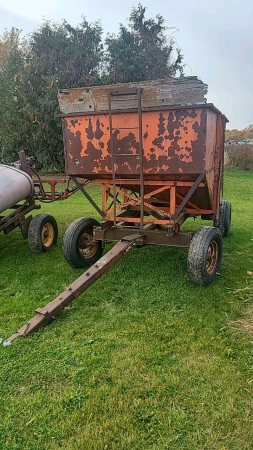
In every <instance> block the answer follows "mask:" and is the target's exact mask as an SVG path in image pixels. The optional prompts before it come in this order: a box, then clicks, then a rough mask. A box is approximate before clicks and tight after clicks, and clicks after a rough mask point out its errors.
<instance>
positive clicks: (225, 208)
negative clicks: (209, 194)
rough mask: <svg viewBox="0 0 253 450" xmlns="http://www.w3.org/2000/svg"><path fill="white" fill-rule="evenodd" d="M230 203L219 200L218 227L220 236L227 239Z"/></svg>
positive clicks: (229, 224)
mask: <svg viewBox="0 0 253 450" xmlns="http://www.w3.org/2000/svg"><path fill="white" fill-rule="evenodd" d="M231 209H232V208H231V203H230V202H228V201H227V200H221V205H220V226H219V229H220V231H221V235H222V236H223V237H227V236H229V235H230V231H231Z"/></svg>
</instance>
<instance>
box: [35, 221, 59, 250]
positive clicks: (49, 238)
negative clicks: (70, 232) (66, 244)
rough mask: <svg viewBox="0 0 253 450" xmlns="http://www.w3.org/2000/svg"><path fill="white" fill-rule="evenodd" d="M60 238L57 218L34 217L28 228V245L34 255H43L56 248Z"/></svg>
mask: <svg viewBox="0 0 253 450" xmlns="http://www.w3.org/2000/svg"><path fill="white" fill-rule="evenodd" d="M57 238H58V226H57V222H56V220H55V218H54V217H53V216H50V215H49V214H38V215H37V216H35V217H33V218H32V220H31V223H30V225H29V228H28V245H29V247H30V249H31V251H32V252H33V253H43V252H47V251H48V250H50V249H51V248H52V247H54V246H55V244H56V242H57Z"/></svg>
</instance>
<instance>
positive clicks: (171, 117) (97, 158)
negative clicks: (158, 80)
mask: <svg viewBox="0 0 253 450" xmlns="http://www.w3.org/2000/svg"><path fill="white" fill-rule="evenodd" d="M206 115H207V110H206V108H202V107H200V106H199V107H194V108H181V109H164V110H159V111H143V113H142V129H143V147H144V149H143V151H144V155H143V168H144V175H151V176H152V175H159V177H160V178H161V177H162V178H164V179H169V178H168V177H169V175H171V174H174V175H180V174H199V173H200V172H203V170H204V169H205V135H206ZM63 134H64V143H65V159H66V171H67V173H68V174H69V175H74V176H82V177H85V178H88V179H94V178H98V177H105V178H110V177H111V176H112V158H111V151H110V133H109V117H108V114H99V115H95V114H94V115H80V116H78V115H77V116H76V117H67V116H66V117H64V118H63ZM112 139H113V146H114V149H115V150H114V154H115V160H114V163H115V165H116V176H117V178H118V179H120V178H124V177H126V178H127V177H131V178H134V177H136V178H137V177H139V176H140V164H139V156H138V149H139V146H138V115H137V113H136V112H124V113H123V112H117V114H113V132H112Z"/></svg>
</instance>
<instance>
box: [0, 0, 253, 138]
mask: <svg viewBox="0 0 253 450" xmlns="http://www.w3.org/2000/svg"><path fill="white" fill-rule="evenodd" d="M140 3H141V4H142V5H143V6H145V7H147V13H146V17H148V18H154V17H155V16H156V14H161V15H162V16H163V17H164V19H165V21H166V22H165V23H166V26H168V28H169V27H175V29H171V30H168V32H167V33H168V35H169V34H170V33H172V32H173V33H174V34H173V37H174V38H175V39H176V41H177V44H178V46H179V47H180V48H181V51H182V53H183V55H184V62H185V64H186V66H185V75H186V76H187V75H197V76H198V77H199V78H200V79H201V80H202V81H203V82H204V83H206V84H208V87H209V88H208V95H207V100H208V102H210V103H213V104H214V105H215V106H216V107H217V108H218V109H219V110H221V111H222V113H223V114H225V115H226V116H227V118H228V119H229V124H228V125H227V128H228V129H233V128H237V129H243V128H245V127H247V126H248V125H250V124H252V123H253V0H176V1H175V0H174V1H172V0H167V1H165V0H156V1H154V0H142V1H141V2H140ZM137 5H138V0H137V1H136V0H132V2H128V1H123V0H106V1H105V0H90V1H87V0H43V1H41V2H35V1H34V0H0V35H1V34H2V33H3V32H4V30H5V29H7V30H10V28H11V27H12V26H13V27H16V28H19V29H22V30H23V34H29V33H30V32H32V31H34V30H36V29H37V28H38V27H39V26H40V25H41V24H42V22H43V20H44V19H46V20H48V19H50V20H53V21H55V22H61V20H62V19H66V20H67V21H68V22H69V23H70V24H71V25H73V26H76V25H77V24H78V23H80V22H81V19H82V16H85V18H86V20H87V21H88V22H95V21H97V20H101V24H102V26H103V29H104V32H105V33H108V32H109V33H117V32H118V30H119V24H120V23H123V24H125V25H126V24H127V18H128V17H129V15H130V12H131V8H132V7H133V6H137ZM66 87H67V86H66Z"/></svg>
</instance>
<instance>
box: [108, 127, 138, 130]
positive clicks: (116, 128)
mask: <svg viewBox="0 0 253 450" xmlns="http://www.w3.org/2000/svg"><path fill="white" fill-rule="evenodd" d="M139 128H140V127H129V128H128V127H122V128H119V127H115V128H114V127H113V128H112V130H139Z"/></svg>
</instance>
